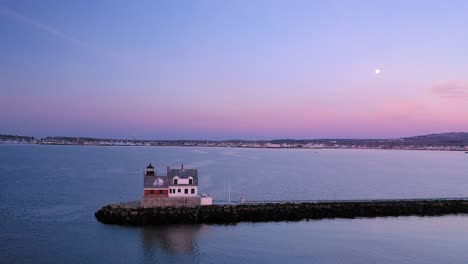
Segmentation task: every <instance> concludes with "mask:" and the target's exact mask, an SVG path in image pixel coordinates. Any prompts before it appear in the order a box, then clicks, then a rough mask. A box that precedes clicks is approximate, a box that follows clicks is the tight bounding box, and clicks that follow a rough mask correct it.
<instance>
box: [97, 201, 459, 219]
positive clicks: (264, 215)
mask: <svg viewBox="0 0 468 264" xmlns="http://www.w3.org/2000/svg"><path fill="white" fill-rule="evenodd" d="M448 214H468V200H466V199H426V200H423V199H416V200H365V201H335V202H328V201H327V202H301V203H296V202H282V203H258V204H238V205H211V206H196V207H155V208H142V207H140V206H138V203H127V204H111V205H107V206H104V207H102V208H101V209H100V210H98V211H97V212H96V213H95V217H96V219H97V220H98V221H100V222H102V223H105V224H117V225H168V224H199V223H213V224H232V223H238V222H268V221H300V220H306V219H324V218H362V217H367V218H368V217H397V216H412V215H414V216H439V215H448Z"/></svg>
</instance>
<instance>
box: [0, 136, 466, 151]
mask: <svg viewBox="0 0 468 264" xmlns="http://www.w3.org/2000/svg"><path fill="white" fill-rule="evenodd" d="M0 143H6V144H39V145H89V146H183V147H232V148H294V149H400V150H444V151H468V133H463V132H460V133H443V134H430V135H424V136H415V137H405V138H396V139H276V140H258V141H257V140H256V141H253V140H221V141H216V140H139V139H105V138H86V137H45V138H35V137H29V136H19V135H0Z"/></svg>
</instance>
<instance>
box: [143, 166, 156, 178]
mask: <svg viewBox="0 0 468 264" xmlns="http://www.w3.org/2000/svg"><path fill="white" fill-rule="evenodd" d="M145 176H156V171H155V170H154V167H153V165H151V163H150V164H149V165H148V166H147V167H146V169H145Z"/></svg>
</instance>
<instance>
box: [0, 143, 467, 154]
mask: <svg viewBox="0 0 468 264" xmlns="http://www.w3.org/2000/svg"><path fill="white" fill-rule="evenodd" d="M0 145H42V146H83V147H185V148H190V147H191V148H235V149H270V150H275V149H276V150H284V149H294V150H311V151H314V150H315V151H316V150H406V151H450V152H466V153H467V154H468V149H450V147H449V146H445V147H446V148H444V147H441V148H423V147H422V148H408V147H393V148H378V147H374V148H373V147H346V146H338V147H315V148H314V147H307V148H305V147H265V146H258V147H253V146H198V145H137V144H133V145H132V144H129V145H121V144H67V143H22V142H5V141H0Z"/></svg>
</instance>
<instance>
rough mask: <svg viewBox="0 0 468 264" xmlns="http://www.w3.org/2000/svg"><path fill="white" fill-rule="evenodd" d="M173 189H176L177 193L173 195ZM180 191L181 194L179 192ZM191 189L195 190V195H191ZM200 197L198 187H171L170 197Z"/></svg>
mask: <svg viewBox="0 0 468 264" xmlns="http://www.w3.org/2000/svg"><path fill="white" fill-rule="evenodd" d="M171 189H175V191H176V192H175V193H171V191H170V190H171ZM178 189H180V193H179V192H177V190H178ZM185 189H188V193H187V194H185ZM191 189H195V193H191ZM197 195H198V186H178V185H175V186H169V197H193V196H197Z"/></svg>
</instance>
